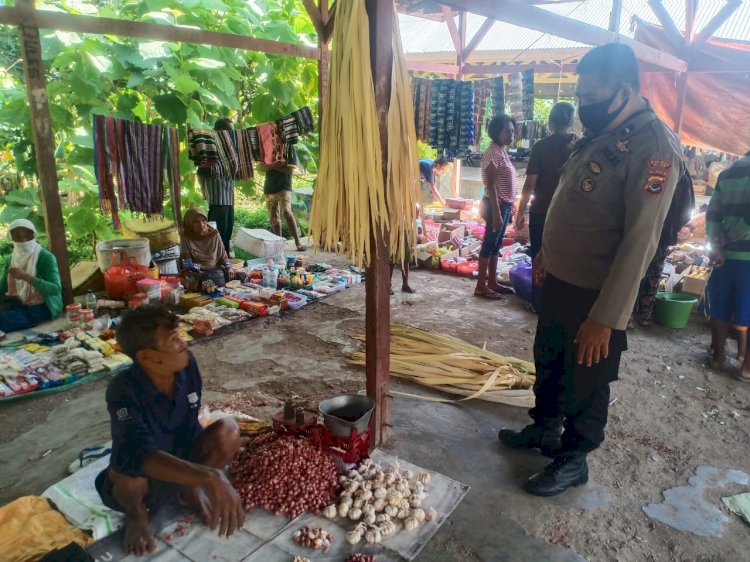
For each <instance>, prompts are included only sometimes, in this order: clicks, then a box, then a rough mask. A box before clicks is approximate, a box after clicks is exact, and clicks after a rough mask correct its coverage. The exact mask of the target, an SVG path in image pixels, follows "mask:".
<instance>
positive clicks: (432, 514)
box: [424, 507, 438, 521]
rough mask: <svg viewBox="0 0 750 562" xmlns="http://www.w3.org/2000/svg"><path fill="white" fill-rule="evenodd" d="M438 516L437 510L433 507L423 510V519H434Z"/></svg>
mask: <svg viewBox="0 0 750 562" xmlns="http://www.w3.org/2000/svg"><path fill="white" fill-rule="evenodd" d="M437 518H438V512H437V510H436V509H435V508H434V507H428V508H427V511H426V512H425V516H424V519H425V521H435V520H437Z"/></svg>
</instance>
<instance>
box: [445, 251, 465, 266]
mask: <svg viewBox="0 0 750 562" xmlns="http://www.w3.org/2000/svg"><path fill="white" fill-rule="evenodd" d="M458 257H461V252H460V250H453V251H452V252H448V253H447V254H444V255H442V256H440V265H441V267H442V264H443V262H446V261H449V260H452V259H453V258H458Z"/></svg>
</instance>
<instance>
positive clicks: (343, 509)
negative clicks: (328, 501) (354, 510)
mask: <svg viewBox="0 0 750 562" xmlns="http://www.w3.org/2000/svg"><path fill="white" fill-rule="evenodd" d="M348 513H349V505H348V504H345V503H342V504H341V505H340V506H339V517H346V515H347V514H348Z"/></svg>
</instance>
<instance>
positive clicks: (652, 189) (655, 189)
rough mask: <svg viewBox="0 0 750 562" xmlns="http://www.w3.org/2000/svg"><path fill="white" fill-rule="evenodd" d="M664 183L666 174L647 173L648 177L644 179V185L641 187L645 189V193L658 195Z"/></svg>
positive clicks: (662, 189)
mask: <svg viewBox="0 0 750 562" xmlns="http://www.w3.org/2000/svg"><path fill="white" fill-rule="evenodd" d="M666 183H667V178H666V176H662V175H649V176H648V179H646V185H645V186H644V188H643V189H644V190H645V191H646V193H650V194H651V195H659V194H661V192H662V191H664V185H665V184H666Z"/></svg>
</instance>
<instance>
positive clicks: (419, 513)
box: [411, 508, 426, 521]
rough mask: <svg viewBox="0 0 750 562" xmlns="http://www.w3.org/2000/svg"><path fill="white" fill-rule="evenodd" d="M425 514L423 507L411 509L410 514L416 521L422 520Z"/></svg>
mask: <svg viewBox="0 0 750 562" xmlns="http://www.w3.org/2000/svg"><path fill="white" fill-rule="evenodd" d="M425 515H426V514H425V512H424V510H423V509H419V508H417V509H412V510H411V516H412V517H413V518H414V519H416V520H417V521H424V518H425Z"/></svg>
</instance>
